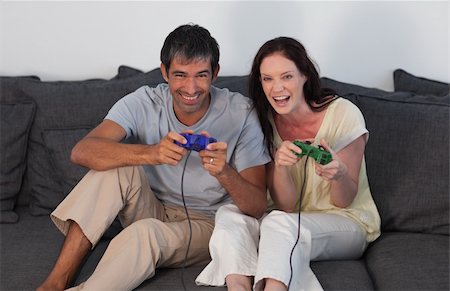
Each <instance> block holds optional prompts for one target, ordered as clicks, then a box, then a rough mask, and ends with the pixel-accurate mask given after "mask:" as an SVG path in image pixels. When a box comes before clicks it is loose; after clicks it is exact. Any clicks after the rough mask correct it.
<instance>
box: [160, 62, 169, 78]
mask: <svg viewBox="0 0 450 291" xmlns="http://www.w3.org/2000/svg"><path fill="white" fill-rule="evenodd" d="M159 68H160V69H161V75H162V77H163V78H164V80H166V82H167V83H169V77H168V76H169V72H167V70H166V66H164V65H163V63H161V65H159Z"/></svg>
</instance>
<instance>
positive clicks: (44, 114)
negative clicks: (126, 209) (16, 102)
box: [21, 74, 161, 215]
mask: <svg viewBox="0 0 450 291" xmlns="http://www.w3.org/2000/svg"><path fill="white" fill-rule="evenodd" d="M160 80H161V79H159V78H153V76H151V75H149V74H139V75H136V76H134V77H129V78H125V79H114V80H86V81H57V82H39V81H28V82H26V83H24V84H23V86H22V88H21V89H22V93H23V94H24V95H25V96H29V97H31V98H32V99H33V100H34V101H35V102H36V105H37V111H36V117H35V122H34V123H33V126H32V128H31V134H30V143H29V155H28V172H27V174H28V176H29V181H30V188H31V189H30V191H31V197H30V210H31V213H32V214H33V215H47V214H49V213H50V212H51V211H52V210H53V209H54V208H55V207H56V206H57V205H58V204H59V203H60V202H61V201H62V199H63V198H64V197H65V194H66V192H67V188H66V189H64V187H62V184H65V183H61V182H60V181H58V177H61V175H59V174H58V173H57V172H56V171H55V168H54V167H53V165H54V163H52V156H51V155H52V154H53V156H54V157H55V155H61V154H63V153H64V154H68V153H69V152H70V151H68V144H66V145H64V144H63V143H64V141H68V140H71V141H72V142H73V141H74V140H78V139H79V138H80V137H79V136H78V134H79V131H73V129H76V128H93V127H95V126H96V125H98V124H99V123H100V122H101V121H102V120H103V118H104V116H105V115H106V114H107V112H108V110H109V109H110V108H111V106H112V105H113V104H114V103H115V102H116V101H117V100H119V99H120V98H122V97H123V96H125V95H126V94H128V93H130V92H132V91H134V90H136V89H137V88H139V87H141V86H142V85H149V86H156V85H157V84H158V83H159V81H160ZM49 130H53V131H54V130H72V131H68V132H70V133H72V134H74V136H73V137H67V136H66V138H65V139H64V140H61V141H60V143H58V142H57V141H56V140H55V139H54V138H53V137H54V135H52V134H55V132H53V133H49ZM68 132H66V134H67V133H68ZM44 136H45V137H46V138H47V144H46V142H45V141H44ZM57 149H64V150H57ZM68 161H69V158H68V157H65V158H64V159H63V160H60V161H59V163H61V164H59V167H60V168H66V169H69V168H71V167H72V165H71V164H70V163H69V162H68ZM68 172H70V170H66V171H65V172H64V173H65V174H67V173H68ZM70 173H72V174H73V172H70ZM77 173H78V172H77ZM77 179H78V176H75V175H74V176H71V177H70V179H69V180H70V181H74V180H77ZM70 181H69V184H70ZM65 185H66V186H67V185H68V184H65Z"/></svg>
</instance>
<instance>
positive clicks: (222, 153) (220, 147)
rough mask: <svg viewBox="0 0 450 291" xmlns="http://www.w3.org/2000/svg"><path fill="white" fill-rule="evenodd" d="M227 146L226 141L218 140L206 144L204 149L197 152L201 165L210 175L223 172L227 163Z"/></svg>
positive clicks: (217, 174) (215, 175)
mask: <svg viewBox="0 0 450 291" xmlns="http://www.w3.org/2000/svg"><path fill="white" fill-rule="evenodd" d="M227 147H228V145H227V143H225V142H223V141H219V142H215V143H211V144H208V145H207V146H206V149H205V150H203V151H200V152H199V155H200V157H201V158H202V163H203V167H204V168H205V170H207V171H208V172H209V174H211V176H214V177H217V176H219V175H220V174H222V173H223V171H224V169H225V166H226V165H227V163H226V160H227Z"/></svg>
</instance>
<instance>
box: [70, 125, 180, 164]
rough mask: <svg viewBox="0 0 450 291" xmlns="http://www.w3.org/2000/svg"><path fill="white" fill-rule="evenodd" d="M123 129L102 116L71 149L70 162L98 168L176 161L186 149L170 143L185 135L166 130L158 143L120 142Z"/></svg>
mask: <svg viewBox="0 0 450 291" xmlns="http://www.w3.org/2000/svg"><path fill="white" fill-rule="evenodd" d="M125 135H126V132H125V129H123V128H122V127H121V126H120V125H119V124H117V123H116V122H114V121H111V120H108V119H105V120H104V121H103V122H102V123H100V124H99V125H98V126H97V127H96V128H94V129H93V130H92V131H91V132H89V133H88V134H87V135H86V136H85V137H84V138H83V139H82V140H80V141H79V142H78V143H77V144H76V145H75V147H74V148H73V149H72V154H71V160H72V162H73V163H75V164H78V165H81V166H84V167H87V168H90V169H93V170H98V171H104V170H109V169H113V168H118V167H123V166H133V165H145V164H150V165H159V164H171V165H176V164H177V163H178V162H179V161H180V160H181V158H182V157H183V155H184V154H186V150H185V149H184V148H182V147H179V146H177V145H176V144H174V143H173V141H174V140H177V141H179V142H182V143H184V142H185V141H184V137H182V136H181V135H179V134H177V133H174V132H169V133H168V134H167V136H165V137H164V138H163V139H162V140H161V141H160V142H159V143H158V144H155V145H143V144H123V143H120V141H121V140H122V139H123V138H124V137H125Z"/></svg>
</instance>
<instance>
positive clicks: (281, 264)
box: [196, 205, 367, 291]
mask: <svg viewBox="0 0 450 291" xmlns="http://www.w3.org/2000/svg"><path fill="white" fill-rule="evenodd" d="M298 218H299V217H298V213H286V212H283V211H277V210H274V211H272V212H270V213H269V214H267V215H266V216H265V217H264V218H263V219H262V220H257V219H255V218H253V217H250V216H248V215H245V214H243V213H242V212H240V211H239V209H238V208H237V207H236V206H235V205H226V206H222V207H221V208H220V209H219V210H218V211H217V214H216V223H215V228H214V231H213V234H212V237H211V240H210V243H209V249H210V255H211V258H212V260H211V262H210V263H209V264H208V265H207V266H206V267H205V269H204V270H203V271H202V272H201V273H200V275H199V276H198V277H197V279H196V283H197V284H198V285H212V286H224V285H225V278H226V276H228V275H230V274H241V275H245V276H254V277H255V281H254V282H255V284H254V289H255V290H264V284H265V281H264V279H267V278H271V279H275V280H278V281H280V282H283V283H284V284H285V285H286V286H289V290H293V291H299V290H308V291H309V290H323V289H322V286H321V285H320V283H319V281H318V280H317V278H316V276H315V275H314V273H313V272H312V270H311V268H310V266H309V265H310V261H320V260H339V259H354V258H358V257H360V256H361V254H362V253H363V252H364V250H365V248H366V246H367V242H366V234H365V232H364V230H363V229H362V228H361V227H360V226H359V225H358V224H357V223H356V222H355V221H353V220H352V219H350V218H347V217H344V216H341V215H336V214H327V213H319V212H302V213H301V215H300V225H301V227H300V236H299V240H298V242H297V237H298ZM296 242H297V243H296ZM294 245H295V248H294ZM291 253H292V255H291ZM290 262H292V263H290ZM291 266H292V272H291ZM291 274H292V278H291Z"/></svg>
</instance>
